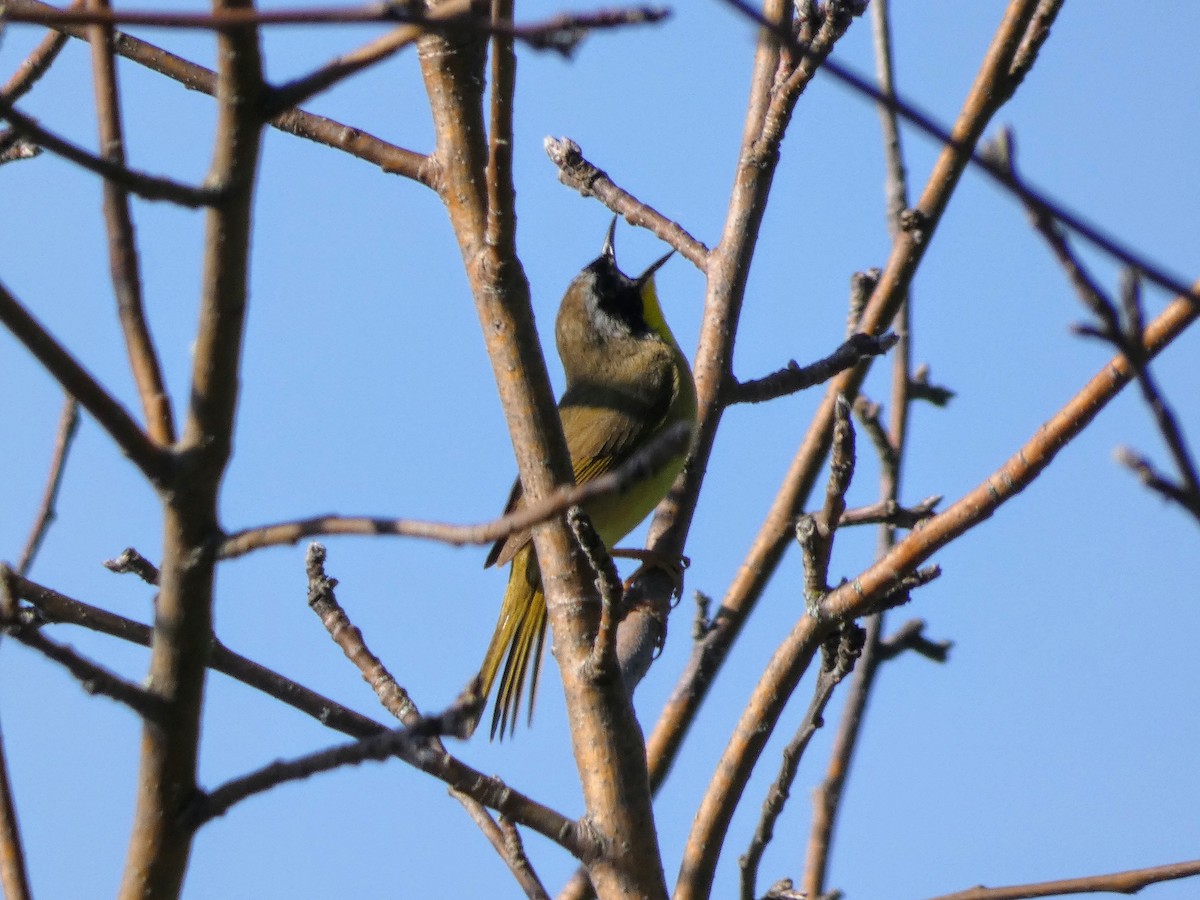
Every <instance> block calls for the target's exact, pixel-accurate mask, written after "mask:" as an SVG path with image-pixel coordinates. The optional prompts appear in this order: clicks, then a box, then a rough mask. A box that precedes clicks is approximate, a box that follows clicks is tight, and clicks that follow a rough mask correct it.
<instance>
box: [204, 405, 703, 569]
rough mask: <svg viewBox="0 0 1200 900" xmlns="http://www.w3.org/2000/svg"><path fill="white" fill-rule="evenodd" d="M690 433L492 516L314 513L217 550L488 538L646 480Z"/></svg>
mask: <svg viewBox="0 0 1200 900" xmlns="http://www.w3.org/2000/svg"><path fill="white" fill-rule="evenodd" d="M689 435H690V429H689V427H688V426H687V425H686V424H682V425H677V426H674V427H672V428H669V429H666V430H664V431H663V433H662V434H661V435H657V436H656V437H655V439H654V440H653V441H652V442H650V443H649V444H647V445H646V447H645V448H644V449H643V450H642V451H640V452H638V453H635V454H634V455H633V456H631V457H630V458H629V459H628V460H627V461H626V462H625V463H623V464H622V465H620V466H618V467H617V468H615V469H613V470H612V471H611V472H607V473H605V474H604V475H601V476H599V477H598V478H594V479H592V480H591V481H588V482H585V483H584V484H581V485H571V486H563V487H559V488H557V489H555V490H554V491H553V492H551V493H550V494H549V495H548V496H546V497H544V498H542V499H541V500H539V501H537V502H534V503H529V504H526V505H524V506H522V507H521V508H520V509H517V510H514V511H513V512H511V513H509V514H508V515H505V516H501V517H500V518H499V519H494V520H492V521H491V522H485V523H482V524H479V525H450V524H445V523H441V522H426V521H419V520H416V519H383V518H368V517H365V516H360V517H352V516H317V517H315V518H311V519H302V520H300V521H295V522H281V523H279V524H276V525H263V526H259V527H256V528H247V529H243V530H242V531H237V532H234V533H233V534H231V535H229V536H228V537H227V538H226V539H225V540H224V541H223V542H222V544H221V547H220V551H219V555H220V557H221V558H222V559H231V558H233V557H237V556H242V555H243V554H246V553H249V552H250V551H252V550H258V549H260V548H262V547H273V546H278V545H280V544H295V543H296V542H298V541H301V540H303V539H305V538H309V537H318V536H321V535H334V534H359V535H393V536H398V537H415V538H425V539H427V540H434V541H441V542H443V543H447V544H452V545H454V546H461V545H463V544H488V543H491V542H492V541H495V540H498V539H500V538H504V537H508V536H509V535H510V534H515V533H517V532H519V531H524V530H525V529H527V528H531V527H533V526H534V525H537V524H539V523H541V522H545V521H547V520H549V519H552V518H553V517H554V516H557V515H559V514H561V513H563V512H565V511H566V510H567V509H569V508H570V507H572V506H577V505H579V504H582V503H584V502H586V501H588V500H591V499H594V498H596V497H601V496H605V495H607V494H613V493H620V492H621V491H625V490H628V489H629V488H631V487H632V486H633V485H635V484H638V483H640V482H642V481H645V480H646V479H647V478H650V477H651V476H652V475H653V474H654V473H655V472H657V471H658V470H659V469H661V468H662V466H663V465H664V464H665V463H666V462H667V461H668V460H670V459H672V458H673V457H675V456H677V455H678V454H679V453H680V451H681V450H682V449H683V448H685V447H686V446H687V443H688V439H689Z"/></svg>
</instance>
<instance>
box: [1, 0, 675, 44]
mask: <svg viewBox="0 0 1200 900" xmlns="http://www.w3.org/2000/svg"><path fill="white" fill-rule="evenodd" d="M669 14H670V12H669V10H667V9H665V8H663V7H656V6H631V7H626V8H623V9H608V10H599V11H597V12H592V13H577V14H567V13H564V14H560V15H557V16H555V17H553V18H551V19H548V20H546V21H545V22H536V23H531V24H525V25H521V24H517V23H514V22H512V21H511V20H508V19H502V20H499V21H489V20H488V19H485V18H482V17H479V16H476V15H474V14H473V13H471V12H469V11H460V12H459V13H458V14H457V15H455V16H453V17H450V18H449V19H448V20H443V19H442V17H440V16H437V15H430V14H428V13H426V12H424V11H423V10H422V9H421V8H420V7H417V6H416V5H414V4H411V3H405V2H394V3H387V2H384V3H368V4H365V5H363V6H357V7H344V6H343V7H338V6H334V7H323V8H322V7H311V8H305V9H300V8H297V9H271V10H255V9H238V8H233V9H218V10H216V11H214V12H211V13H200V12H194V13H193V12H163V11H140V10H94V9H93V10H76V9H61V8H58V7H50V6H47V7H46V8H43V9H38V10H36V11H35V10H31V9H28V8H22V7H19V6H18V7H17V8H15V9H13V10H11V11H10V12H9V13H8V18H9V20H10V21H12V22H22V23H29V24H34V25H47V26H50V27H56V26H62V25H110V26H111V25H139V26H144V27H147V28H202V29H209V30H215V31H230V30H233V29H236V28H245V27H247V26H254V25H258V26H278V25H363V24H370V23H373V22H379V23H385V24H386V23H406V24H411V25H417V26H421V27H423V28H424V29H425V31H426V32H430V31H442V30H445V29H446V28H448V27H450V26H454V27H457V28H469V29H472V30H474V31H477V32H479V33H481V34H485V35H488V34H499V35H502V36H507V37H511V38H514V39H516V40H519V41H522V42H524V43H526V44H528V45H529V46H530V47H532V48H534V49H535V50H553V51H555V52H558V53H561V54H564V55H567V56H569V55H570V54H571V52H573V51H574V49H575V48H576V47H577V46H578V44H579V42H580V41H581V40H582V39H583V37H584V36H585V35H586V34H587V33H588V32H590V31H597V30H603V29H612V28H622V27H625V26H629V25H643V24H653V23H656V22H660V21H662V20H663V19H665V18H666V17H667V16H668V15H669Z"/></svg>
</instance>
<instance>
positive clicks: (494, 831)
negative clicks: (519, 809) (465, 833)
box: [450, 788, 550, 900]
mask: <svg viewBox="0 0 1200 900" xmlns="http://www.w3.org/2000/svg"><path fill="white" fill-rule="evenodd" d="M450 796H452V797H454V798H455V799H456V800H458V801H459V802H460V803H462V805H463V808H464V809H466V811H467V814H468V815H469V816H470V817H471V820H472V821H473V822H474V823H475V824H476V825H478V826H479V830H480V831H482V832H483V836H484V837H486V838H487V839H488V843H489V844H491V845H492V848H493V849H494V850H495V851H496V853H498V854H499V855H500V858H501V859H502V860H504V863H505V865H507V866H508V868H509V871H510V872H512V874H513V877H514V878H515V879H517V883H518V884H519V885H520V886H521V889H522V890H523V891H524V892H525V896H526V897H529V898H530V900H550V895H549V894H548V893H547V892H546V888H545V887H544V886H543V885H542V882H541V879H539V878H538V876H537V873H536V872H535V871H534V870H533V865H532V864H531V863H530V862H529V857H528V856H526V855H525V847H524V846H523V845H522V843H521V836H520V834H518V833H517V829H516V827H515V826H514V825H513V824H512V822H510V821H508V820H507V819H505V818H501V819H500V823H499V824H496V820H495V819H493V818H492V817H491V815H490V814H489V813H488V811H487V809H486V808H485V807H484V806H482V805H481V804H479V803H476V802H474V801H473V800H471V798H470V797H467V796H465V795H464V794H461V793H459V792H458V791H456V790H454V789H453V788H451V790H450Z"/></svg>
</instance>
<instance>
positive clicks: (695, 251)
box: [543, 137, 709, 272]
mask: <svg viewBox="0 0 1200 900" xmlns="http://www.w3.org/2000/svg"><path fill="white" fill-rule="evenodd" d="M543 146H544V147H545V149H546V155H547V156H549V157H550V160H551V162H553V163H554V165H556V166H557V167H558V180H559V181H561V182H562V183H563V184H565V185H567V187H570V188H574V189H575V190H577V191H578V192H579V193H580V194H582V195H583V196H584V197H595V198H596V199H597V200H599V201H600V202H601V203H603V204H604V205H605V206H607V207H608V208H609V209H611V210H612V211H613V212H614V213H616V214H617V215H619V216H624V217H625V221H627V222H628V223H629V224H630V225H634V226H636V227H638V228H645V229H647V230H649V231H650V232H651V233H652V234H654V235H655V236H657V237H658V238H659V239H660V240H662V241H663V242H665V243H666V244H667V245H668V246H671V247H674V248H675V249H676V250H677V251H679V255H680V256H682V257H683V258H684V259H686V260H687V261H688V262H690V263H692V265H694V266H695V267H696V268H697V269H699V270H700V271H701V272H703V271H705V270H706V269H707V267H708V253H709V250H708V247H706V246H705V245H704V244H702V243H700V241H698V240H696V239H695V238H694V237H692V236H691V235H690V234H688V232H687V231H685V230H684V228H683V226H682V225H680V224H679V223H678V222H675V221H673V220H671V219H668V218H667V217H666V216H664V215H663V214H662V213H660V212H659V211H658V210H656V209H654V207H652V206H648V205H647V204H645V203H643V202H642V201H641V200H638V199H637V198H636V197H634V196H633V194H631V193H629V192H628V191H625V190H622V189H621V188H619V187H618V186H617V185H616V184H615V183H614V182H613V180H612V178H611V177H609V174H608V173H607V172H605V171H604V170H603V169H600V168H598V167H597V166H595V165H593V164H592V163H590V162H589V161H588V160H587V159H586V158H585V157H584V155H583V151H582V150H581V149H580V147H579V145H578V144H577V143H575V142H574V141H573V140H571V139H570V138H552V137H548V138H546V140H545V141H544V142H543Z"/></svg>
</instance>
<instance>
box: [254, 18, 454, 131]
mask: <svg viewBox="0 0 1200 900" xmlns="http://www.w3.org/2000/svg"><path fill="white" fill-rule="evenodd" d="M470 9H471V3H470V0H455V2H452V3H447V4H445V5H443V6H440V7H438V8H437V9H436V10H434V11H432V12H431V13H430V14H429V16H428V18H426V19H424V20H423V22H422V23H421V24H419V25H404V26H402V27H400V28H396V29H394V30H392V31H391V32H390V33H388V34H385V35H383V36H382V37H378V38H376V39H375V40H373V41H371V42H370V43H368V44H366V45H365V46H363V47H360V48H358V49H357V50H354V51H351V52H350V53H344V54H342V55H340V56H338V57H337V58H336V59H333V60H331V61H330V62H328V63H326V64H325V65H323V66H321V67H320V68H319V69H316V70H315V71H313V72H311V73H309V74H308V75H303V76H301V77H299V78H295V79H293V80H292V81H289V82H287V83H286V84H281V85H279V86H278V87H276V88H274V89H272V90H271V92H270V93H269V94H268V98H267V112H266V115H267V118H271V117H273V116H276V115H278V114H280V113H282V112H284V111H285V110H288V109H291V108H292V107H294V106H299V105H300V104H301V103H303V102H304V101H305V100H308V99H311V98H312V97H314V96H315V95H317V94H319V93H322V92H323V91H327V90H329V88H331V87H333V86H334V85H335V84H337V83H338V82H340V81H344V80H345V79H347V78H349V77H351V76H352V75H356V74H358V73H359V72H362V71H363V70H365V69H368V68H370V67H371V66H374V65H377V64H378V63H381V62H383V61H384V60H387V59H391V58H392V57H393V56H395V55H396V54H397V53H399V52H400V51H401V50H403V49H404V48H405V47H409V46H411V45H412V44H414V43H416V40H417V38H419V37H420V36H421V35H422V34H424V33H425V32H426V30H427V29H428V27H429V26H431V25H435V24H437V23H441V22H445V21H446V20H449V19H461V18H462V17H463V16H464V15H465V14H467V13H468V12H469V11H470Z"/></svg>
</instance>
